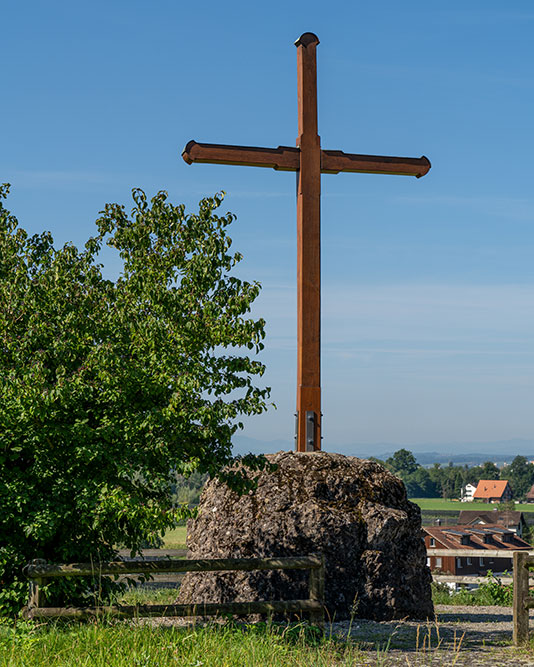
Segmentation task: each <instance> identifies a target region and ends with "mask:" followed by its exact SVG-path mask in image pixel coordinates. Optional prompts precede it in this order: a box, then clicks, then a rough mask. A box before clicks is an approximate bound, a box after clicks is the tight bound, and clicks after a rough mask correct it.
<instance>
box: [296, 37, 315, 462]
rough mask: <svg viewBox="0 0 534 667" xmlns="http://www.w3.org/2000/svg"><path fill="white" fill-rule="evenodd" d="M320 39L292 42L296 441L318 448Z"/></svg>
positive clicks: (305, 447) (308, 448)
mask: <svg viewBox="0 0 534 667" xmlns="http://www.w3.org/2000/svg"><path fill="white" fill-rule="evenodd" d="M317 44H319V40H318V38H317V37H316V35H314V34H313V33H310V32H307V33H304V34H303V35H302V36H301V37H300V38H299V39H298V40H297V41H296V42H295V45H296V47H297V76H298V78H297V90H298V133H299V135H298V138H297V147H298V148H299V149H300V169H299V171H297V350H298V352H297V354H298V358H297V443H296V449H297V451H298V452H307V451H308V452H309V451H314V450H317V449H321V141H320V138H319V135H318V132H317V61H316V47H317Z"/></svg>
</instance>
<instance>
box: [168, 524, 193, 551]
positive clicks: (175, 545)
mask: <svg viewBox="0 0 534 667" xmlns="http://www.w3.org/2000/svg"><path fill="white" fill-rule="evenodd" d="M186 537H187V528H186V526H176V528H173V529H172V530H169V531H167V532H166V533H165V536H164V538H163V548H164V549H185V548H186V546H185V541H186Z"/></svg>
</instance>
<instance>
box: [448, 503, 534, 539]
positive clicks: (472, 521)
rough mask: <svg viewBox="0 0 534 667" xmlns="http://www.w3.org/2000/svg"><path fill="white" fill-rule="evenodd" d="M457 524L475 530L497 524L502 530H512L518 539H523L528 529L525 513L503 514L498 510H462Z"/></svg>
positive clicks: (510, 511) (506, 511) (511, 511)
mask: <svg viewBox="0 0 534 667" xmlns="http://www.w3.org/2000/svg"><path fill="white" fill-rule="evenodd" d="M457 524H458V526H471V527H473V528H478V527H479V526H480V527H482V526H491V525H495V524H496V525H498V526H500V527H501V528H506V529H507V530H511V531H512V532H513V533H515V534H516V535H517V536H518V537H523V533H524V531H525V529H526V527H527V522H526V521H525V517H524V516H523V512H518V511H515V510H504V511H502V512H501V511H499V510H497V509H494V510H491V511H487V512H485V511H484V510H461V511H460V515H459V516H458V522H457Z"/></svg>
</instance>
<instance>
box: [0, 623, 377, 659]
mask: <svg viewBox="0 0 534 667" xmlns="http://www.w3.org/2000/svg"><path fill="white" fill-rule="evenodd" d="M365 660H368V654H367V658H365V655H364V653H363V652H361V651H360V650H359V649H358V647H357V646H356V645H354V644H353V643H351V642H346V641H345V642H341V641H336V640H334V639H332V638H324V637H322V636H321V634H320V632H319V631H318V630H317V628H314V627H312V626H308V625H307V624H304V623H301V624H297V625H293V626H287V625H286V626H278V625H274V624H273V625H269V624H257V625H248V626H247V625H236V624H226V625H217V624H213V625H209V626H205V627H174V626H173V627H161V626H156V627H154V626H153V625H150V624H148V623H146V624H142V625H135V627H132V624H125V623H111V622H108V623H106V622H105V621H101V622H97V623H91V624H79V623H76V624H74V623H59V622H57V623H55V624H50V623H49V624H48V625H37V624H31V623H27V622H24V623H18V624H17V625H16V626H9V625H7V624H3V625H0V664H1V665H3V666H4V665H5V666H6V667H43V665H46V666H47V667H59V666H60V665H61V667H68V666H69V665H73V666H74V665H76V667H84V666H85V665H87V666H88V665H91V666H96V667H100V666H101V667H111V666H113V667H167V666H171V665H172V666H173V667H176V666H177V665H179V666H180V667H187V666H190V667H200V666H206V667H219V666H220V667H234V666H235V667H248V666H250V667H257V666H258V665H269V666H272V667H278V666H279V667H287V666H288V665H296V666H300V665H302V667H304V666H309V665H314V666H315V665H317V667H323V666H327V665H340V666H343V665H358V664H364V663H365ZM367 664H368V662H367Z"/></svg>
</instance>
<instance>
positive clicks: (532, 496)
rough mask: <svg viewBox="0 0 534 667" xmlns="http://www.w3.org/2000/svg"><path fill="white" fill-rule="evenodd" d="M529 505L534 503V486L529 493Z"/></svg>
mask: <svg viewBox="0 0 534 667" xmlns="http://www.w3.org/2000/svg"><path fill="white" fill-rule="evenodd" d="M526 498H527V503H534V484H533V485H532V486H531V487H530V491H529V492H528V493H527V496H526Z"/></svg>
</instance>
